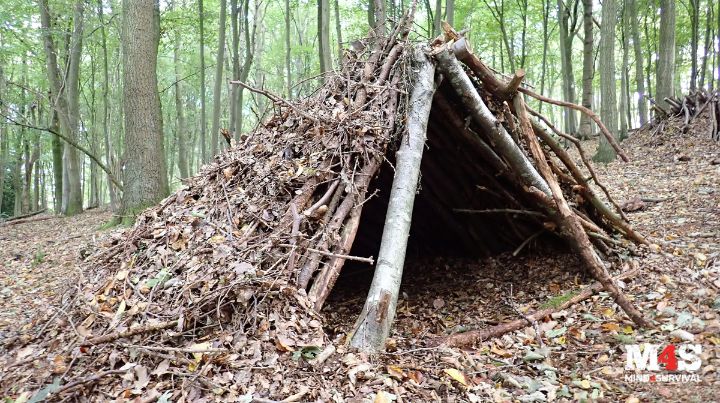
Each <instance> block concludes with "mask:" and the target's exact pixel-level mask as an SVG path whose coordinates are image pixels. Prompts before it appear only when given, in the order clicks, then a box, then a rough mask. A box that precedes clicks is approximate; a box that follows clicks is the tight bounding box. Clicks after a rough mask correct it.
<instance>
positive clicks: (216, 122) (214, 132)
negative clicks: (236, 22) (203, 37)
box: [210, 0, 227, 157]
mask: <svg viewBox="0 0 720 403" xmlns="http://www.w3.org/2000/svg"><path fill="white" fill-rule="evenodd" d="M226 23H227V0H220V23H219V24H220V25H219V28H218V54H217V60H216V63H215V87H214V90H213V117H212V126H211V127H212V129H211V132H210V143H211V148H210V155H211V156H213V157H214V156H215V155H216V154H217V153H218V146H219V144H218V134H219V132H220V111H221V108H222V105H221V104H220V102H221V99H222V97H221V96H222V84H223V79H222V76H223V65H224V64H225V25H226Z"/></svg>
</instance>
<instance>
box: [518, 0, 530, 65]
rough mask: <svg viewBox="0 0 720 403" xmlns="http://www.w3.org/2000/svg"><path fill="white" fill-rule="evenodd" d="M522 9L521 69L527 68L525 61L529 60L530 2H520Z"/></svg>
mask: <svg viewBox="0 0 720 403" xmlns="http://www.w3.org/2000/svg"><path fill="white" fill-rule="evenodd" d="M518 6H519V7H520V16H521V18H522V33H521V35H520V68H521V69H524V68H525V60H526V59H527V43H526V38H527V24H528V0H520V1H518Z"/></svg>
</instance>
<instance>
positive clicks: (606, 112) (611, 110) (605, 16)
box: [593, 0, 617, 162]
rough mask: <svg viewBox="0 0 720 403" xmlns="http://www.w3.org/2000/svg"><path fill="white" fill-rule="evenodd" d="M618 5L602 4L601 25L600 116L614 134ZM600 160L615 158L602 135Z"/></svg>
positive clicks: (609, 0) (607, 0)
mask: <svg viewBox="0 0 720 403" xmlns="http://www.w3.org/2000/svg"><path fill="white" fill-rule="evenodd" d="M616 19H617V5H616V3H615V0H605V1H604V2H603V5H602V25H601V27H600V61H599V64H600V66H599V70H600V98H601V99H600V118H601V119H602V121H603V123H605V126H607V128H608V129H609V130H610V132H611V133H613V135H616V133H617V104H616V95H615V86H616V83H615V24H616ZM593 159H594V160H595V161H598V162H610V161H612V160H614V159H615V150H614V149H613V148H612V147H611V146H610V143H609V142H608V141H607V140H606V139H605V137H604V136H600V142H599V144H598V149H597V153H596V154H595V156H594V157H593Z"/></svg>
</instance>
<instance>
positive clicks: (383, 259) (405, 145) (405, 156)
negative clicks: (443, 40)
mask: <svg viewBox="0 0 720 403" xmlns="http://www.w3.org/2000/svg"><path fill="white" fill-rule="evenodd" d="M413 59H415V62H416V63H417V64H418V65H419V68H418V70H419V71H418V75H417V78H416V79H415V87H414V89H413V92H412V95H411V97H410V105H409V108H408V109H409V111H408V123H407V127H408V131H407V135H406V136H405V138H403V139H402V143H401V144H400V149H399V150H398V152H397V164H396V168H395V169H396V170H395V179H394V180H393V184H392V190H391V191H390V202H389V204H388V210H387V215H386V217H385V227H384V229H383V235H382V243H381V244H380V252H379V254H378V263H377V266H376V267H375V275H374V277H373V281H372V285H371V286H370V292H369V293H368V297H367V300H366V301H365V307H364V308H363V311H362V313H361V314H360V317H359V318H358V321H357V323H356V325H355V329H354V332H353V335H352V340H351V344H352V345H353V346H354V347H357V348H360V349H362V350H371V351H380V350H382V349H383V348H384V347H385V339H386V338H387V336H388V334H389V333H390V326H391V325H392V322H393V319H394V318H395V305H396V303H397V298H398V292H399V291H400V280H401V278H402V272H403V265H404V263H405V252H406V249H407V241H408V236H409V233H410V222H411V220H412V211H413V204H414V202H415V193H416V191H417V186H418V181H419V179H420V162H421V160H422V154H423V148H424V147H425V138H426V135H427V125H428V118H429V116H430V107H431V105H432V98H433V95H434V94H435V66H434V65H433V63H432V62H431V61H430V60H429V59H428V57H427V56H426V55H425V54H424V53H423V52H422V51H421V50H420V49H415V50H414V54H413Z"/></svg>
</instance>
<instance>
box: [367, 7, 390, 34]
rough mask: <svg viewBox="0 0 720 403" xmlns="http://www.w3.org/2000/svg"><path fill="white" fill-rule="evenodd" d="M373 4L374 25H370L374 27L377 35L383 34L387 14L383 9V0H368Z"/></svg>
mask: <svg viewBox="0 0 720 403" xmlns="http://www.w3.org/2000/svg"><path fill="white" fill-rule="evenodd" d="M369 1H370V3H372V4H373V8H372V11H373V19H374V20H375V25H371V26H372V27H374V28H375V33H376V34H377V35H380V36H382V35H385V23H386V22H387V14H386V11H385V0H369Z"/></svg>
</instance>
